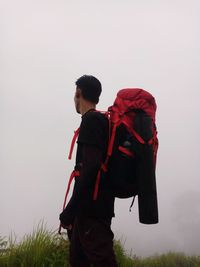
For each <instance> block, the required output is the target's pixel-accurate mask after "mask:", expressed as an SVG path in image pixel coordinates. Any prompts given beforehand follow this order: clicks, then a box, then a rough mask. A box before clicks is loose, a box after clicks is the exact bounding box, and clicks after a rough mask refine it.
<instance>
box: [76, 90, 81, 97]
mask: <svg viewBox="0 0 200 267" xmlns="http://www.w3.org/2000/svg"><path fill="white" fill-rule="evenodd" d="M75 96H76V98H80V97H81V90H80V89H79V88H77V89H76V94H75Z"/></svg>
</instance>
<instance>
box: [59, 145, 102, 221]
mask: <svg viewBox="0 0 200 267" xmlns="http://www.w3.org/2000/svg"><path fill="white" fill-rule="evenodd" d="M82 153H83V160H82V169H81V172H80V177H78V178H77V181H76V186H75V188H74V191H73V194H72V197H71V199H70V201H69V203H68V204H67V206H66V208H65V210H64V211H63V212H62V213H61V214H60V220H61V224H62V225H65V226H69V225H71V224H72V223H73V220H74V217H75V216H76V214H77V211H78V208H79V204H80V202H81V201H84V198H85V196H86V197H87V195H88V188H89V187H91V185H94V184H95V180H96V177H97V173H98V171H99V169H100V166H101V162H102V150H101V149H100V148H99V147H97V146H95V145H88V144H83V150H82Z"/></svg>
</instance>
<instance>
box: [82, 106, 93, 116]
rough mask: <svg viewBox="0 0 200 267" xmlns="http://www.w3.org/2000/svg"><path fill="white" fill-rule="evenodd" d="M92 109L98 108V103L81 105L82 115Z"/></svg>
mask: <svg viewBox="0 0 200 267" xmlns="http://www.w3.org/2000/svg"><path fill="white" fill-rule="evenodd" d="M91 109H96V105H95V104H86V105H82V107H81V110H80V111H81V115H82V116H83V115H84V114H85V113H86V112H88V111H89V110H91Z"/></svg>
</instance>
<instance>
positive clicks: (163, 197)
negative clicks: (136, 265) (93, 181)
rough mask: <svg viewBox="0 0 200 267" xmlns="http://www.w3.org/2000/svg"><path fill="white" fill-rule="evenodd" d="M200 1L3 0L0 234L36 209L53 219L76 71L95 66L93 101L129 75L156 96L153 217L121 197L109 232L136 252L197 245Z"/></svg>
mask: <svg viewBox="0 0 200 267" xmlns="http://www.w3.org/2000/svg"><path fill="white" fill-rule="evenodd" d="M199 12H200V2H199V1H198V0H196V1H195V0H190V1H186V0H182V1H181V0H173V1H170V0H168V1H166V0H163V1H156V0H151V1H147V0H135V1H131V0H125V1H122V0H115V1H114V0H107V1H105V0H101V1H97V0H96V1H95V0H91V1H89V0H84V1H81V0H76V1H74V0H73V1H72V0H65V1H64V0H56V1H53V0H33V1H31V0H18V1H15V0H0V129H1V130H0V179H1V185H0V235H3V236H4V235H8V234H9V233H10V232H11V231H14V232H15V233H16V235H17V236H19V237H21V236H23V234H25V233H29V232H31V231H32V229H33V227H34V225H37V223H38V222H39V221H40V220H41V219H44V221H45V222H47V225H48V227H49V228H52V229H56V228H57V226H58V223H59V222H58V216H59V213H60V211H61V207H62V202H63V198H64V194H65V189H66V183H67V179H68V177H69V174H70V172H71V170H72V168H73V160H72V162H69V161H68V160H67V153H68V150H69V146H70V140H71V137H72V136H73V131H74V129H76V128H77V127H78V126H79V123H80V116H79V115H78V114H76V113H75V109H74V104H73V96H74V91H75V86H74V82H75V80H76V79H77V78H78V77H79V76H81V75H83V74H92V75H95V76H97V78H99V79H100V80H101V82H102V85H103V93H102V97H101V101H100V104H99V106H98V108H99V109H101V110H106V109H107V107H108V106H109V105H111V104H112V103H113V101H114V98H115V95H116V93H117V91H118V90H119V89H121V88H125V87H140V88H144V89H145V90H148V91H149V92H151V93H152V94H153V95H154V96H155V98H156V101H157V105H158V109H157V127H158V137H159V141H160V147H159V153H158V164H157V190H158V201H159V217H160V223H159V224H157V225H153V226H147V225H142V224H140V223H139V221H138V213H137V201H135V204H134V207H133V209H132V212H131V213H129V205H130V202H131V200H125V201H124V200H123V201H122V200H117V201H116V209H115V211H116V217H115V218H114V219H113V226H112V229H113V231H114V233H115V236H116V238H122V239H123V240H124V242H125V247H126V248H127V250H129V251H130V250H131V249H132V253H133V254H136V255H139V256H147V255H152V254H155V253H163V252H167V251H169V250H173V251H184V252H186V253H188V254H194V253H196V254H198V253H199V251H200V231H199V225H200V206H199V203H200V181H199V179H200V171H199V162H198V161H199V151H200V142H199V136H200V125H199V114H200V113H199V112H200V107H199V106H200V105H199V97H200V92H199V88H200V75H199V69H200V53H199V48H200V35H199V34H200V28H199V25H200V16H199ZM73 159H74V158H73Z"/></svg>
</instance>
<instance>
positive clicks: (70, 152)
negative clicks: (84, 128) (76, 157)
mask: <svg viewBox="0 0 200 267" xmlns="http://www.w3.org/2000/svg"><path fill="white" fill-rule="evenodd" d="M79 132H80V127H79V128H78V129H77V130H75V131H74V136H73V139H72V142H71V147H70V151H69V156H68V159H71V158H72V153H73V150H74V145H75V142H76V139H77V137H78V135H79Z"/></svg>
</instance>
